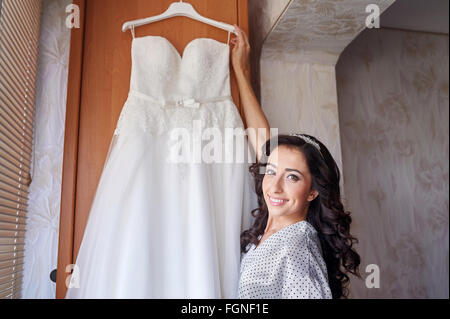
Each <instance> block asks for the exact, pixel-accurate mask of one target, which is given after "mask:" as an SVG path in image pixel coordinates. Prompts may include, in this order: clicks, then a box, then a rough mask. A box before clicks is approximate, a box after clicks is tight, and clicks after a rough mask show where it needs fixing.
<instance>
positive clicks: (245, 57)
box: [231, 24, 250, 77]
mask: <svg viewBox="0 0 450 319" xmlns="http://www.w3.org/2000/svg"><path fill="white" fill-rule="evenodd" d="M234 28H235V30H236V31H237V33H238V34H237V35H236V36H235V37H234V38H232V39H231V43H232V44H233V49H232V51H231V63H232V65H233V69H234V72H235V73H236V76H238V77H239V76H245V77H250V44H249V42H248V37H247V34H246V33H245V32H244V30H242V29H241V28H239V27H238V26H237V25H236V24H235V25H234Z"/></svg>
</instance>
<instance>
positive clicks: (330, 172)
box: [231, 25, 360, 298]
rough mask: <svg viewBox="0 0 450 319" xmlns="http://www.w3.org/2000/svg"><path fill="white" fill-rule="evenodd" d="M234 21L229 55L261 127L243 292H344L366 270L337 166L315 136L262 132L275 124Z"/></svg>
mask: <svg viewBox="0 0 450 319" xmlns="http://www.w3.org/2000/svg"><path fill="white" fill-rule="evenodd" d="M235 28H236V30H237V31H238V35H237V36H236V37H234V38H233V39H232V40H231V42H232V44H233V49H232V52H231V60H232V66H233V69H234V72H235V74H236V78H237V82H238V86H239V92H240V96H241V101H242V106H243V110H244V115H245V118H246V121H247V126H248V127H249V128H252V129H253V130H254V131H256V130H257V129H258V128H262V130H259V131H258V132H260V134H255V135H254V136H252V135H250V136H249V143H250V144H251V145H252V147H253V149H254V150H255V153H256V156H257V157H256V158H257V161H256V163H254V164H253V165H251V167H250V172H251V173H252V175H253V177H254V179H255V191H256V194H257V196H258V203H259V207H258V208H256V209H255V210H253V211H252V215H253V217H255V219H254V224H253V226H252V227H250V229H247V230H245V231H244V232H243V233H242V234H241V252H242V253H244V254H245V255H244V257H243V258H242V261H241V270H240V279H239V292H238V293H239V297H240V298H345V297H347V295H348V288H347V286H348V283H349V276H348V273H351V274H354V275H356V276H360V275H359V270H358V267H359V264H360V257H359V255H358V253H357V252H356V251H355V249H354V248H353V244H354V243H356V242H357V240H356V238H354V237H353V236H352V235H351V234H350V224H351V217H350V213H349V212H347V211H345V209H344V206H343V205H342V202H341V198H340V189H339V179H340V172H339V168H338V166H337V165H336V162H335V161H334V159H333V157H332V156H331V154H330V152H329V151H328V149H327V148H326V147H325V145H324V144H322V143H321V142H320V141H319V140H317V139H316V138H315V137H313V136H310V135H306V134H291V135H278V136H273V137H271V138H270V139H268V140H266V138H264V136H270V127H269V123H268V121H267V119H266V117H265V115H264V113H263V111H262V109H261V107H260V105H259V103H258V101H257V99H256V97H255V94H254V92H253V90H252V88H251V84H250V67H249V64H250V63H249V54H250V45H249V42H248V38H247V35H246V34H245V32H243V30H241V29H240V28H239V27H238V26H236V25H235ZM264 129H265V130H264ZM264 133H265V134H266V135H264Z"/></svg>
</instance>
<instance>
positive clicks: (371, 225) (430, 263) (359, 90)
mask: <svg viewBox="0 0 450 319" xmlns="http://www.w3.org/2000/svg"><path fill="white" fill-rule="evenodd" d="M448 45H449V43H448V35H437V34H428V33H418V32H406V31H395V30H385V29H380V30H376V31H375V30H366V31H364V32H363V33H362V34H361V35H360V36H359V37H358V38H357V39H356V40H355V41H354V42H353V43H352V44H351V45H350V46H349V47H348V48H347V49H346V50H345V51H344V53H343V54H342V56H341V58H340V60H339V63H338V65H337V87H338V97H339V98H338V100H339V118H340V121H339V124H340V128H341V138H342V141H341V143H342V153H343V164H344V179H345V187H346V190H347V191H346V197H347V202H348V206H349V209H350V210H351V211H352V212H353V217H354V231H355V234H356V236H357V237H358V238H359V240H360V243H359V245H358V246H357V249H358V251H359V252H360V254H361V256H362V265H363V267H362V268H361V269H362V270H363V271H364V269H365V267H366V265H368V264H377V265H378V266H379V268H380V273H381V276H380V288H378V289H377V288H372V289H367V288H366V286H365V284H364V281H359V280H354V281H353V286H352V292H353V296H354V297H357V298H448V297H449V284H448V283H449V249H448V245H449V162H448V160H449V91H448V90H449V83H448V81H449V69H448V68H449V52H448Z"/></svg>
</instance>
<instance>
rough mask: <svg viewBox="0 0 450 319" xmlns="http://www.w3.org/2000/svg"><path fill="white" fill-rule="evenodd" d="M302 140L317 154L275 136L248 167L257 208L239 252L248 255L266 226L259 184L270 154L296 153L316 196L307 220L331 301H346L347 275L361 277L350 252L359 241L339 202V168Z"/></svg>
mask: <svg viewBox="0 0 450 319" xmlns="http://www.w3.org/2000/svg"><path fill="white" fill-rule="evenodd" d="M302 136H303V137H304V138H306V139H308V138H309V139H310V140H309V141H313V142H315V143H317V144H318V145H319V147H320V151H319V150H318V149H317V148H316V147H315V146H314V145H313V143H308V142H305V140H304V139H302V138H300V137H298V136H291V135H278V136H275V137H272V138H271V139H269V140H268V141H267V142H266V143H265V144H264V146H263V150H262V151H263V152H262V156H261V161H260V162H258V163H255V164H252V165H251V166H250V172H251V174H252V175H253V177H254V179H255V192H256V194H257V196H258V206H259V207H258V208H256V209H254V210H252V212H251V214H252V216H253V217H255V221H254V224H253V226H252V227H251V228H250V229H248V230H246V231H244V232H243V233H242V234H241V251H242V252H247V251H248V249H249V244H250V243H253V244H255V245H257V244H258V242H259V240H258V237H259V236H260V235H262V234H264V230H265V228H266V226H267V219H268V216H269V211H268V208H267V205H266V202H265V200H264V194H263V190H262V181H263V178H264V172H265V166H266V165H267V159H268V157H269V155H270V153H271V152H272V151H273V150H274V149H275V148H276V147H277V146H281V145H284V146H287V147H290V148H294V149H297V150H299V151H301V152H302V153H303V155H304V156H305V158H306V162H307V165H308V167H309V171H310V173H311V176H312V185H311V187H312V189H315V190H316V191H317V192H318V193H319V195H318V196H317V197H316V198H315V199H314V200H313V201H311V202H310V205H309V210H308V214H307V219H306V220H307V221H308V222H309V223H310V224H311V225H312V226H313V227H314V228H315V229H316V230H317V233H318V237H319V240H320V243H321V246H322V251H323V258H324V260H325V263H326V265H327V272H328V282H329V285H330V289H331V293H332V296H333V298H346V297H347V295H348V288H347V286H348V283H349V280H350V278H349V276H348V275H347V273H352V274H354V275H356V276H358V277H360V274H359V269H358V267H359V264H360V257H359V255H358V253H357V252H356V251H355V249H354V248H352V247H353V245H354V244H355V243H357V242H358V240H357V239H356V238H355V237H353V236H352V235H351V234H350V224H351V221H352V219H351V217H350V212H348V211H345V209H344V206H343V204H342V202H341V192H340V188H339V180H340V172H339V168H338V166H337V164H336V162H335V161H334V159H333V157H332V156H331V154H330V152H329V151H328V149H327V148H326V147H325V145H323V144H322V143H321V142H320V141H319V140H317V139H316V138H314V137H313V136H310V135H306V134H302Z"/></svg>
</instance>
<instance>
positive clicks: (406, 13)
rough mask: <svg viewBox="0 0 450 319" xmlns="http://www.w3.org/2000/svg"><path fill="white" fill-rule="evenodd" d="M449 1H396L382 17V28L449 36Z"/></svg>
mask: <svg viewBox="0 0 450 319" xmlns="http://www.w3.org/2000/svg"><path fill="white" fill-rule="evenodd" d="M448 9H449V0H396V1H395V2H394V4H392V5H391V6H390V7H389V8H388V9H387V10H386V11H385V12H383V14H382V15H381V16H380V26H381V27H388V28H396V29H405V30H413V31H425V32H436V33H446V34H448Z"/></svg>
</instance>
